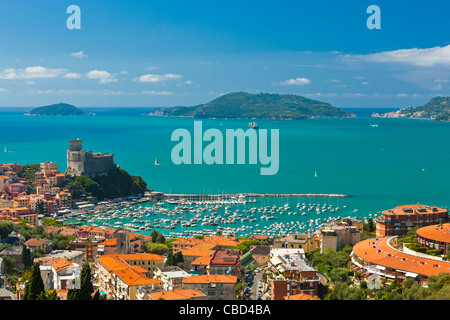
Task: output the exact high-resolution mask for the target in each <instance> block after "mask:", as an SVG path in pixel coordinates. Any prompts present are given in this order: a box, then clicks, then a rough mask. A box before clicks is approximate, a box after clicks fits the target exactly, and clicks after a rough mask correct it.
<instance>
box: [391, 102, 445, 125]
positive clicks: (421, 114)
mask: <svg viewBox="0 0 450 320" xmlns="http://www.w3.org/2000/svg"><path fill="white" fill-rule="evenodd" d="M388 114H398V115H402V117H405V118H424V119H435V120H436V121H450V97H434V98H433V99H431V100H430V101H429V102H428V103H426V104H424V105H423V106H419V107H415V108H413V107H405V108H402V109H400V110H397V111H394V112H388Z"/></svg>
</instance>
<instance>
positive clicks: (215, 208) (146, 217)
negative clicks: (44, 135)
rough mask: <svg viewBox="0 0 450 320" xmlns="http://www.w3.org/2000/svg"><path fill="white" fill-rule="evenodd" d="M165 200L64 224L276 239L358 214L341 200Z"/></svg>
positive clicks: (106, 208) (91, 213)
mask: <svg viewBox="0 0 450 320" xmlns="http://www.w3.org/2000/svg"><path fill="white" fill-rule="evenodd" d="M166 197H167V199H162V200H159V201H154V202H151V201H149V202H145V201H143V200H141V202H135V203H127V204H123V203H122V204H120V203H116V204H107V205H105V204H102V206H103V207H102V210H98V209H97V210H94V209H90V210H87V211H86V212H83V213H79V214H77V215H75V214H73V215H72V216H69V217H67V218H66V219H64V220H65V221H64V223H65V224H83V225H92V226H103V227H107V228H113V229H127V230H130V231H132V232H136V233H140V234H144V235H150V234H151V232H152V231H153V230H156V231H158V233H161V234H164V235H165V237H166V238H168V239H171V238H177V237H193V236H197V235H216V234H222V235H234V236H237V237H249V236H250V235H252V234H253V235H267V236H269V237H274V236H278V235H279V236H287V235H291V234H294V233H307V232H313V231H315V230H317V229H318V228H320V227H322V226H323V224H324V223H327V222H332V221H335V220H339V219H341V218H342V217H352V218H357V217H358V216H359V212H358V209H353V208H348V206H347V205H346V204H345V203H343V202H342V201H341V200H342V198H345V197H330V196H322V197H321V196H316V195H314V196H309V197H306V196H304V197H294V196H291V197H281V196H275V197H268V196H264V197H258V196H255V197H247V196H245V195H243V194H241V195H227V196H222V197H212V196H211V195H210V196H205V195H203V197H201V196H200V195H196V197H194V198H196V199H195V200H192V199H186V198H183V199H182V200H181V199H177V198H176V197H175V196H174V195H173V194H171V195H166ZM370 216H371V215H370ZM375 216H376V215H375ZM375 216H374V217H375ZM358 218H359V217H358ZM365 218H366V217H365Z"/></svg>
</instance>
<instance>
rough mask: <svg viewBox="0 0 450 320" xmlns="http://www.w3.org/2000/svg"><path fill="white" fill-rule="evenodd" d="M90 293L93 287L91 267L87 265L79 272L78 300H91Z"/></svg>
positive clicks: (92, 291)
mask: <svg viewBox="0 0 450 320" xmlns="http://www.w3.org/2000/svg"><path fill="white" fill-rule="evenodd" d="M92 293H94V286H93V285H92V282H91V267H90V266H89V263H88V264H86V266H84V267H83V269H82V270H81V284H80V296H79V298H80V300H92Z"/></svg>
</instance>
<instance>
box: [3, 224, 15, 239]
mask: <svg viewBox="0 0 450 320" xmlns="http://www.w3.org/2000/svg"><path fill="white" fill-rule="evenodd" d="M13 231H14V223H12V222H10V221H0V238H1V239H4V238H6V237H7V236H8V235H9V234H10V233H11V232H13Z"/></svg>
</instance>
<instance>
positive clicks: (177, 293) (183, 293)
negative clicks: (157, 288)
mask: <svg viewBox="0 0 450 320" xmlns="http://www.w3.org/2000/svg"><path fill="white" fill-rule="evenodd" d="M202 296H205V294H204V293H203V292H200V291H198V290H192V289H188V290H185V289H181V290H170V291H161V292H156V293H152V294H149V297H150V298H151V299H152V300H159V299H164V300H187V299H189V298H194V297H202Z"/></svg>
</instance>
